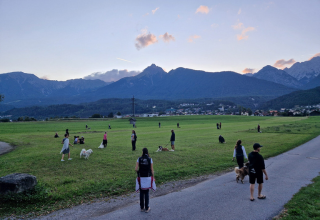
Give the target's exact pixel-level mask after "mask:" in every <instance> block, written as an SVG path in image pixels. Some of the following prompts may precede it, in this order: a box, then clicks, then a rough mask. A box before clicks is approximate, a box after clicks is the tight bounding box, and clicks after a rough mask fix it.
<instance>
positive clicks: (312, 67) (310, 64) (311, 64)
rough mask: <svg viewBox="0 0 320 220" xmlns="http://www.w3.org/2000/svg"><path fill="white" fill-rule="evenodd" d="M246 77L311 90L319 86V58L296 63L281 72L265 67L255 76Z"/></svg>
mask: <svg viewBox="0 0 320 220" xmlns="http://www.w3.org/2000/svg"><path fill="white" fill-rule="evenodd" d="M247 76H251V77H255V78H258V79H264V80H267V81H270V82H275V83H279V84H282V85H285V86H288V87H292V88H296V89H311V88H315V87H317V86H320V57H313V58H312V59H310V60H308V61H305V62H301V63H300V62H296V63H295V64H293V65H292V66H291V67H290V68H284V69H283V70H280V69H277V68H275V67H272V66H269V65H268V66H265V67H263V68H262V69H261V70H260V71H258V72H257V73H255V74H247Z"/></svg>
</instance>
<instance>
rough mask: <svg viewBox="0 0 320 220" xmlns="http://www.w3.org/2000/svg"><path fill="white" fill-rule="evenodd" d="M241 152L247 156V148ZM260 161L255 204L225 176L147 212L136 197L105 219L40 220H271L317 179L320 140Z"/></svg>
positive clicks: (160, 200)
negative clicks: (264, 176)
mask: <svg viewBox="0 0 320 220" xmlns="http://www.w3.org/2000/svg"><path fill="white" fill-rule="evenodd" d="M263 148H264V147H262V148H261V154H262V155H263V151H264V149H263ZM246 150H247V152H251V149H250V148H249V147H247V149H246ZM265 162H266V170H267V172H268V176H269V180H267V181H266V180H264V185H263V190H262V194H264V195H266V196H267V198H266V199H265V200H259V199H257V198H256V197H257V194H258V192H257V190H258V189H257V184H256V189H255V198H256V199H255V201H253V202H251V201H250V199H249V198H250V192H249V182H248V181H249V178H248V176H247V177H246V178H245V179H244V184H242V183H240V182H239V183H236V181H235V173H234V172H230V173H226V174H224V175H221V176H217V177H215V178H213V179H209V180H207V181H203V182H201V183H199V184H197V185H195V186H192V187H188V188H185V189H182V190H181V191H178V192H173V193H169V194H166V195H163V196H159V197H154V198H151V199H150V207H151V211H150V212H149V213H144V212H140V206H139V203H138V201H139V196H137V197H136V199H135V201H134V202H132V203H130V204H126V205H125V206H122V207H114V208H113V210H112V211H111V212H108V213H105V214H103V213H99V214H97V213H96V214H95V215H86V214H85V213H86V211H85V210H86V209H87V211H89V210H90V208H89V206H88V205H83V206H81V210H82V214H80V213H76V212H74V211H75V210H73V211H72V210H70V209H69V210H64V213H63V212H61V211H62V210H61V211H60V213H59V214H57V213H56V214H54V213H52V214H51V215H49V216H46V217H45V219H81V217H83V218H85V219H95V220H102V219H108V220H111V219H128V220H129V219H132V220H136V219H148V220H151V219H166V220H170V219H175V220H176V219H254V220H260V219H272V218H273V217H274V216H276V215H278V214H279V213H280V212H281V210H282V209H283V206H284V205H285V204H286V203H287V202H288V201H289V200H290V199H291V198H292V196H293V195H294V194H295V193H297V192H298V191H299V190H300V188H301V187H303V186H306V185H308V184H310V183H311V180H312V179H313V178H314V177H316V176H318V175H319V172H320V136H318V137H316V138H314V139H313V140H311V141H309V142H307V143H305V144H303V145H301V146H299V147H297V148H295V149H293V150H290V151H288V152H286V153H283V154H281V155H278V156H276V157H273V158H270V159H268V160H266V161H265ZM150 196H152V192H150ZM124 199H125V198H124ZM91 205H94V204H91ZM79 210H80V209H79ZM71 213H72V214H71ZM79 214H80V215H79ZM80 216H81V217H80Z"/></svg>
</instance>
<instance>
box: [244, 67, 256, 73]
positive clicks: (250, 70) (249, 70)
mask: <svg viewBox="0 0 320 220" xmlns="http://www.w3.org/2000/svg"><path fill="white" fill-rule="evenodd" d="M242 73H254V69H250V68H245V69H244V70H242Z"/></svg>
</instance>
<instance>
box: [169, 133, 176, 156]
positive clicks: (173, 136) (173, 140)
mask: <svg viewBox="0 0 320 220" xmlns="http://www.w3.org/2000/svg"><path fill="white" fill-rule="evenodd" d="M175 140H176V135H175V133H174V130H173V129H172V130H171V138H170V141H171V148H172V150H171V151H174V142H175Z"/></svg>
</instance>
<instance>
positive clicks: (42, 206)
mask: <svg viewBox="0 0 320 220" xmlns="http://www.w3.org/2000/svg"><path fill="white" fill-rule="evenodd" d="M159 121H160V122H161V128H159V127H158V122H159ZM177 122H179V123H180V127H181V128H176V124H177ZM217 122H222V130H217V129H216V123H217ZM258 123H259V124H260V125H261V130H262V133H257V132H256V127H257V124H258ZM86 124H88V126H89V127H90V128H91V130H87V131H86V130H85V125H86ZM108 124H111V127H112V129H111V130H109V129H107V128H108ZM136 125H137V128H136V129H135V130H136V132H137V136H138V138H137V150H136V151H135V152H132V150H131V142H130V135H131V130H132V125H130V124H129V121H128V119H114V120H105V121H102V120H88V121H83V120H82V121H48V122H45V121H44V122H20V123H1V124H0V141H4V142H8V143H10V144H12V145H14V146H16V149H15V150H14V151H12V152H10V153H8V154H5V155H2V156H0V176H5V175H7V174H11V173H15V172H19V173H29V174H32V175H35V176H36V177H37V179H38V182H39V187H38V188H37V193H35V194H33V195H25V197H23V198H14V199H13V200H9V201H8V200H6V201H5V202H2V203H1V207H0V216H4V215H8V214H11V213H16V214H24V213H28V212H35V214H40V213H42V214H43V213H48V212H51V211H53V210H57V209H59V208H65V207H70V206H71V205H74V204H79V203H82V202H86V201H90V200H92V199H94V198H99V197H109V196H111V195H119V194H124V193H127V192H133V191H134V186H135V177H136V173H135V171H134V167H135V163H136V160H137V158H138V157H139V156H141V150H142V148H144V147H147V148H148V149H149V153H150V156H151V157H152V158H153V161H154V170H155V178H156V181H157V184H158V185H160V184H161V183H164V182H166V181H172V180H177V179H182V178H190V177H193V176H199V175H203V174H209V173H214V172H216V171H222V170H226V169H229V168H231V167H234V166H235V162H232V161H231V159H232V154H233V148H234V145H235V143H236V141H237V140H238V139H241V140H242V144H243V146H245V148H246V151H247V153H249V152H250V151H251V150H252V145H253V144H254V143H255V142H258V143H260V144H262V145H264V150H263V153H262V155H263V156H264V157H265V158H268V157H271V156H275V155H277V154H280V153H282V152H285V151H287V150H289V149H292V148H294V147H296V146H299V145H300V144H302V143H305V142H306V141H308V140H310V139H312V138H314V137H316V136H317V135H319V131H320V129H319V128H320V117H309V118H305V117H246V116H176V117H158V118H138V119H137V123H136ZM66 128H68V129H69V133H70V139H71V140H72V138H73V136H75V135H77V136H84V137H85V141H86V144H85V145H74V147H70V150H71V157H72V158H73V160H72V161H65V162H61V161H60V159H61V155H60V154H59V153H60V150H61V148H62V144H61V141H62V136H63V134H64V131H65V129H66ZM171 129H174V130H175V133H176V144H175V146H176V151H175V152H158V153H156V152H155V151H156V150H157V148H158V146H159V145H162V146H164V145H166V144H167V143H168V142H169V140H170V136H171V132H170V130H171ZM104 131H107V132H108V147H107V148H106V149H98V146H99V145H100V143H101V142H102V138H103V134H104ZM55 132H58V134H59V135H60V137H61V138H57V139H55V138H53V136H54V134H55ZM220 134H221V135H222V136H223V137H224V138H225V140H226V144H219V143H218V136H219V135H220ZM168 147H169V145H168ZM82 148H85V149H90V148H91V149H92V150H93V154H92V155H91V156H90V158H89V160H85V159H83V158H82V159H80V158H79V154H80V151H81V149H82ZM2 201H4V200H2Z"/></svg>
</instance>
